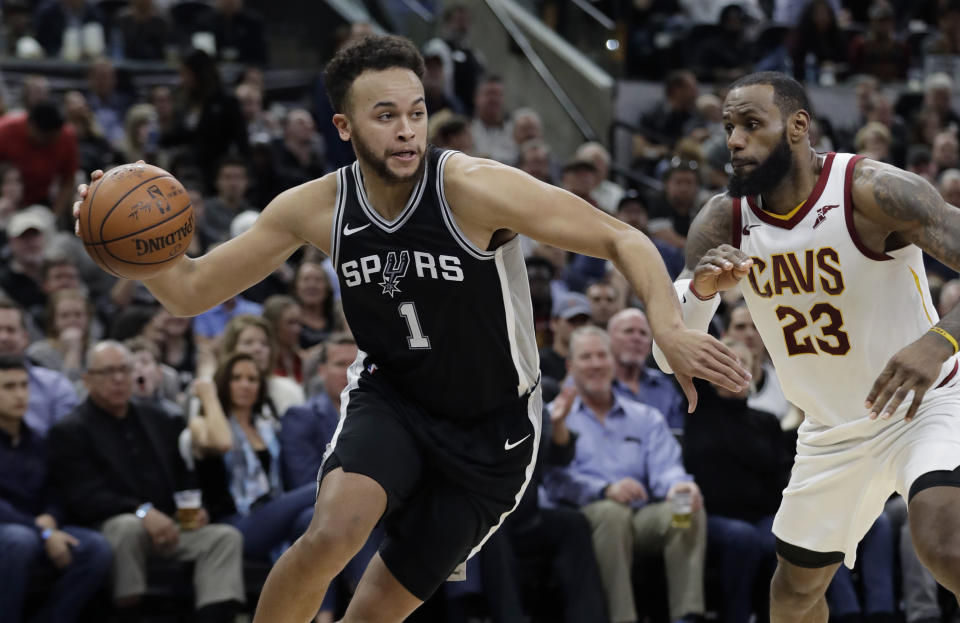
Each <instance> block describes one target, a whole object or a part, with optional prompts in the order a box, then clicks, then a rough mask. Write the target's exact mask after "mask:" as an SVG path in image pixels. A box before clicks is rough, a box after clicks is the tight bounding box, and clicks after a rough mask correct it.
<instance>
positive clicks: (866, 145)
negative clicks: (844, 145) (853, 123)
mask: <svg viewBox="0 0 960 623" xmlns="http://www.w3.org/2000/svg"><path fill="white" fill-rule="evenodd" d="M891 141H892V137H891V136H890V130H889V129H887V127H886V126H885V125H883V124H882V123H879V122H877V121H870V122H868V123H867V124H866V125H865V126H863V127H862V128H860V129H859V130H858V131H857V134H856V136H854V138H853V148H854V149H855V150H856V151H857V153H858V154H860V155H861V156H866V157H867V158H870V159H872V160H877V161H879V162H890V143H891Z"/></svg>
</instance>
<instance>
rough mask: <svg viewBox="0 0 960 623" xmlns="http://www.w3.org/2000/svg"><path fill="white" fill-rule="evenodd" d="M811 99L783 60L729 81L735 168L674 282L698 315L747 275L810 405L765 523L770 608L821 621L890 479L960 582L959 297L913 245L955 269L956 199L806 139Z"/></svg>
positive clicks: (792, 391)
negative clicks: (780, 67) (830, 589)
mask: <svg viewBox="0 0 960 623" xmlns="http://www.w3.org/2000/svg"><path fill="white" fill-rule="evenodd" d="M809 108H810V107H809V104H808V101H807V96H806V93H805V92H804V90H803V87H802V86H801V85H800V84H799V83H797V82H796V81H795V80H793V79H792V78H789V77H787V76H785V75H783V74H778V73H772V72H764V73H759V74H751V75H749V76H746V77H745V78H742V79H740V80H738V81H737V82H735V83H734V84H733V85H732V86H731V88H730V91H729V93H728V95H727V98H726V101H725V102H724V107H723V121H724V125H725V128H726V132H727V144H728V146H729V148H730V152H731V162H732V164H733V175H732V176H731V178H730V183H729V186H728V192H727V194H724V195H717V196H716V197H714V198H713V199H711V200H710V201H709V202H708V203H707V205H706V206H704V208H703V210H702V211H701V212H700V214H699V215H698V216H697V218H696V220H695V222H694V223H693V224H692V226H691V228H690V234H689V237H688V240H687V248H686V256H687V260H686V261H687V270H686V271H685V273H686V274H685V276H686V277H688V278H687V279H683V278H682V279H680V280H678V281H677V283H676V287H677V289H678V293H679V294H680V296H681V298H682V300H683V308H684V319H685V321H686V322H687V323H688V326H690V327H691V328H697V327H699V328H705V327H706V326H707V322H708V321H709V318H710V317H711V316H712V315H713V313H714V311H715V310H716V308H717V305H718V304H719V302H718V299H719V296H718V294H717V293H718V292H719V291H721V290H726V289H729V288H732V287H734V286H737V285H739V286H740V288H741V289H742V291H743V294H744V298H745V299H746V303H747V306H748V307H749V310H750V313H751V315H752V316H753V320H754V322H755V324H756V327H757V330H758V331H759V332H760V335H761V337H762V338H763V341H764V344H765V345H766V347H767V350H768V351H769V352H770V356H771V358H772V359H773V362H774V365H775V366H776V369H777V374H778V376H779V378H780V381H781V384H782V386H783V390H784V393H785V394H786V397H787V398H788V399H789V400H790V401H791V402H793V403H794V404H796V405H797V406H798V407H800V408H801V409H802V410H803V411H804V412H805V414H806V418H805V420H804V422H803V424H802V426H801V427H800V431H799V441H798V444H797V458H796V463H795V466H794V469H793V472H792V475H791V479H790V484H789V485H788V487H787V489H786V490H785V491H784V494H783V502H782V504H781V506H780V510H779V512H778V513H777V517H776V520H775V522H774V526H773V531H774V533H775V535H776V537H777V554H778V558H779V565H778V567H777V571H776V574H775V575H774V578H773V582H772V587H771V620H772V621H774V622H775V623H783V622H785V621H826V620H827V604H826V601H825V599H824V592H825V590H826V588H827V585H828V584H829V583H830V580H831V578H832V577H833V575H834V572H835V571H836V569H837V566H838V565H839V564H840V563H841V562H845V563H846V564H847V565H848V566H851V567H852V566H853V564H854V560H855V556H856V550H857V543H858V542H859V541H860V539H861V538H862V537H863V536H864V534H866V532H867V530H868V529H869V528H870V526H871V525H872V524H873V522H874V520H875V519H876V518H877V516H878V515H879V514H880V513H881V511H882V510H883V505H884V502H885V501H886V499H887V498H888V497H889V495H890V494H891V493H892V492H893V491H898V492H899V493H900V494H901V495H903V496H904V497H905V498H907V499H908V500H909V509H910V525H911V532H912V535H913V540H914V546H915V547H916V549H917V553H918V554H919V556H920V559H921V561H922V562H923V563H924V565H925V566H926V567H927V568H928V569H930V571H931V572H933V574H934V576H936V578H937V580H938V581H939V582H940V583H941V584H943V585H944V586H945V587H947V588H948V589H949V590H951V591H952V592H953V593H954V594H955V595H956V594H958V593H960V529H958V528H960V477H958V471H957V466H958V465H960V385H958V383H960V376H958V363H957V360H958V357H957V356H956V353H957V336H960V311H955V312H951V313H950V314H948V315H947V316H945V317H944V318H943V319H939V318H938V317H937V312H936V310H935V308H934V306H933V304H932V301H931V300H930V294H929V291H928V288H927V281H926V277H925V273H924V268H923V261H922V253H921V250H922V251H926V252H928V253H930V254H931V255H933V256H934V257H936V258H937V259H939V260H940V261H942V262H943V263H945V264H947V265H948V266H951V267H953V268H957V269H960V211H958V210H957V208H955V207H953V206H951V205H948V204H946V203H945V202H944V201H943V199H941V197H940V196H939V194H938V193H937V191H936V190H935V189H934V188H933V187H932V186H931V185H930V184H929V183H927V182H926V181H925V180H923V179H922V178H920V177H918V176H916V175H914V174H912V173H907V172H905V171H902V170H900V169H898V168H896V167H893V166H890V165H887V164H883V163H880V162H875V161H872V160H869V159H866V158H862V157H860V156H854V155H851V154H834V153H829V154H817V153H814V151H813V150H812V149H811V147H810V142H809V138H808V130H809V127H810V114H809V113H808V110H809ZM689 277H692V278H689ZM655 351H656V349H655ZM655 354H656V352H655ZM661 367H664V364H663V363H661Z"/></svg>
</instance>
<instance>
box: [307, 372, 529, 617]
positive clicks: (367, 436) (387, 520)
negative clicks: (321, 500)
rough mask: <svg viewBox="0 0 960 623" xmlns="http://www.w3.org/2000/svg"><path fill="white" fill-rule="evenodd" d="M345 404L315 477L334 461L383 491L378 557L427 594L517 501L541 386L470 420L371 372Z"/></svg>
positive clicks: (526, 470)
mask: <svg viewBox="0 0 960 623" xmlns="http://www.w3.org/2000/svg"><path fill="white" fill-rule="evenodd" d="M343 400H344V401H345V404H346V409H345V411H341V412H342V413H344V416H343V419H342V420H341V422H340V427H339V430H338V432H337V434H336V435H335V436H334V439H333V441H332V442H331V448H330V450H329V451H328V453H327V457H326V459H325V460H324V463H323V466H322V467H321V469H320V474H319V479H320V480H321V481H322V479H323V477H324V476H325V475H326V474H328V473H329V472H331V471H332V470H334V469H336V468H337V467H342V468H343V471H345V472H351V473H358V474H363V475H365V476H369V477H370V478H372V479H374V480H375V481H377V483H379V484H380V486H382V487H383V489H384V491H386V493H387V510H386V513H385V514H384V519H383V523H384V527H385V532H386V537H385V538H384V541H383V544H382V545H381V546H380V557H381V558H382V559H383V562H384V563H385V564H386V565H387V568H389V569H390V571H391V573H393V575H394V576H395V577H396V578H397V580H398V581H399V582H400V583H401V584H402V585H403V586H404V587H405V588H406V589H407V590H409V591H410V592H411V593H413V594H414V595H415V596H417V597H418V598H420V599H423V600H426V599H427V598H428V597H429V596H430V595H431V594H432V593H433V592H434V591H435V590H436V589H437V587H439V586H440V584H441V583H443V582H444V581H445V580H446V579H447V578H448V577H449V576H450V574H451V573H452V572H453V571H454V569H455V568H456V567H457V566H458V565H459V564H460V563H462V562H464V561H465V560H466V559H467V558H469V557H470V556H472V555H473V554H474V553H476V551H479V549H480V546H482V545H483V543H484V542H485V541H486V539H487V538H488V537H489V536H490V535H492V534H493V532H494V531H495V530H496V529H497V528H498V527H499V526H500V524H501V522H502V521H503V520H504V519H505V518H506V516H507V515H508V514H510V512H511V511H513V509H514V508H515V507H516V505H517V503H518V502H519V500H520V497H521V496H522V494H523V491H524V489H525V488H526V486H527V483H528V482H529V481H530V477H531V475H532V474H533V467H534V462H535V461H536V450H537V447H538V446H539V443H540V417H541V400H540V389H539V386H538V387H537V388H536V389H535V390H534V391H532V392H530V393H528V394H526V395H524V396H521V397H519V398H517V399H516V400H515V401H512V402H511V403H510V404H509V405H507V406H504V407H502V408H500V409H497V410H496V411H494V412H492V413H489V414H486V415H485V416H484V417H482V418H479V419H477V420H471V421H469V422H464V421H457V420H454V419H440V418H437V417H433V416H431V415H429V414H428V413H426V411H425V410H424V409H423V408H422V407H420V406H419V405H418V404H416V403H413V402H411V401H410V400H407V399H406V398H404V397H403V396H402V395H400V394H399V393H398V392H397V391H396V390H395V389H394V388H393V386H392V385H391V384H390V383H389V382H388V381H387V380H386V379H384V378H383V377H382V376H381V375H380V374H377V373H376V372H375V373H373V374H371V373H369V372H368V371H364V372H363V373H362V374H361V376H360V379H359V382H358V383H357V386H356V387H355V388H354V389H351V390H350V391H349V393H348V394H347V395H345V396H344V398H343ZM469 400H470V397H469V396H464V401H465V402H467V401H469Z"/></svg>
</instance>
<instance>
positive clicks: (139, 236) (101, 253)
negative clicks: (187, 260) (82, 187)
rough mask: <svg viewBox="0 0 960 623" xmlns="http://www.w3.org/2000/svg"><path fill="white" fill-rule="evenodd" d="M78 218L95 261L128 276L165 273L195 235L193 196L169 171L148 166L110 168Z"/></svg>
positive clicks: (146, 276)
mask: <svg viewBox="0 0 960 623" xmlns="http://www.w3.org/2000/svg"><path fill="white" fill-rule="evenodd" d="M78 220H79V227H80V237H81V238H82V239H83V246H84V248H85V249H86V250H87V253H88V254H89V255H90V257H92V258H93V261H95V262H96V263H97V265H99V266H100V268H102V269H103V270H105V271H107V272H108V273H110V274H112V275H116V276H117V277H123V278H125V279H148V278H150V277H153V276H154V275H157V274H158V273H160V272H162V271H163V270H164V269H166V268H168V267H169V266H170V264H171V263H172V262H174V261H175V260H176V259H177V258H178V257H180V256H181V255H182V254H183V252H184V251H186V250H187V247H188V246H190V240H191V239H192V238H193V229H194V220H193V206H192V205H191V204H190V195H189V194H188V193H187V191H186V190H185V189H184V187H183V185H182V184H181V183H180V182H179V181H177V179H176V178H175V177H173V176H172V175H170V173H168V172H166V171H164V170H163V169H161V168H160V167H155V166H153V165H149V164H125V165H123V166H119V167H115V168H113V169H110V170H109V171H108V172H107V173H106V174H105V175H104V176H103V177H101V178H100V179H99V180H97V181H95V182H94V183H93V184H91V185H90V189H89V190H88V191H87V196H86V198H85V199H84V201H83V203H81V204H80V214H79V216H78Z"/></svg>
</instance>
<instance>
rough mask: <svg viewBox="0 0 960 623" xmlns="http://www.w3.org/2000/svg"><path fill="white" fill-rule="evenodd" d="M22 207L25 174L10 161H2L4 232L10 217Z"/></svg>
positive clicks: (0, 201) (0, 191)
mask: <svg viewBox="0 0 960 623" xmlns="http://www.w3.org/2000/svg"><path fill="white" fill-rule="evenodd" d="M22 207H23V176H22V175H21V174H20V169H18V168H17V167H16V166H15V165H13V164H11V163H9V162H0V229H2V230H3V232H4V234H5V232H6V231H7V225H8V224H9V222H10V217H11V216H13V214H14V212H16V211H17V210H20V209H21V208H22ZM4 240H5V235H4Z"/></svg>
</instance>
